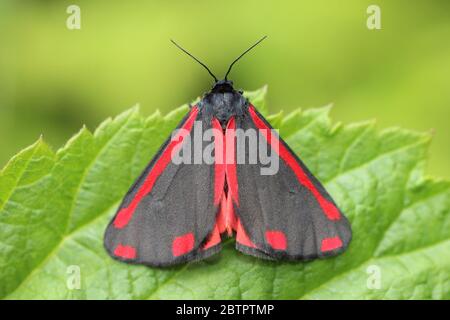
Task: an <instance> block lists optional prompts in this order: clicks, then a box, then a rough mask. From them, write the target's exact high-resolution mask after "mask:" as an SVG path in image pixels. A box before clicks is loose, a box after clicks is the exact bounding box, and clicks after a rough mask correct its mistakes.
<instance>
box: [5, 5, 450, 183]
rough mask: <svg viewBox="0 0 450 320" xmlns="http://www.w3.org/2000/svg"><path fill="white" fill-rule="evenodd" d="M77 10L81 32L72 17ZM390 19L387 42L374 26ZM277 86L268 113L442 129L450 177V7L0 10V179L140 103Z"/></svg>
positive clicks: (438, 160) (165, 106) (164, 104)
mask: <svg viewBox="0 0 450 320" xmlns="http://www.w3.org/2000/svg"><path fill="white" fill-rule="evenodd" d="M71 4H77V5H79V6H80V8H81V30H68V29H67V28H66V19H67V17H68V16H69V14H67V13H66V9H67V7H68V6H69V5H71ZM370 4H377V5H379V6H380V7H381V22H382V30H369V29H368V28H367V27H366V19H367V16H368V15H367V13H366V9H367V7H368V5H370ZM265 34H267V35H268V36H269V38H268V40H266V41H265V42H264V43H263V44H262V45H261V46H260V47H258V48H257V49H256V50H255V51H253V52H252V53H251V54H250V55H248V56H246V57H245V59H243V60H241V61H240V62H239V64H238V65H236V67H235V69H234V70H233V72H232V76H231V78H232V79H233V80H234V83H235V85H236V86H237V87H239V88H244V89H247V90H254V89H256V88H259V87H261V86H262V85H264V84H268V85H269V107H270V109H271V111H272V112H277V111H278V110H280V109H284V110H290V109H293V108H296V107H303V108H309V107H317V106H323V105H325V104H329V103H333V104H334V109H333V111H332V116H333V118H334V120H339V121H344V122H351V121H359V120H366V119H369V118H376V119H377V120H378V123H379V126H380V127H387V126H392V125H398V126H402V127H405V128H411V129H417V130H429V129H434V131H435V138H434V142H433V144H432V148H431V158H430V165H429V168H430V171H431V173H432V174H435V175H439V176H443V177H450V167H449V165H448V160H449V159H450V138H449V137H450V128H449V125H448V121H449V115H450V86H449V83H450V81H449V80H450V1H448V0H441V1H406V0H397V1H392V0H391V1H387V0H386V1H365V0H350V1H338V0H332V1H330V0H327V1H325V0H316V1H298V0H296V1H263V0H258V1H235V0H228V1H211V0H210V1H204V0H202V1H181V0H180V1H176V0H172V1H111V0H110V1H92V0H91V1H87V0H86V1H56V0H55V1H8V0H0V41H1V45H0V167H3V165H4V164H5V163H6V161H7V160H8V159H9V158H10V157H11V156H12V155H14V154H15V153H17V152H18V151H19V150H20V149H22V148H24V147H25V146H27V145H30V144H31V143H33V142H34V141H35V140H36V139H37V138H38V137H39V135H41V134H43V135H44V138H45V140H47V141H48V142H49V143H51V144H52V145H53V146H54V148H55V149H56V148H58V147H60V146H61V145H62V144H63V143H64V141H66V140H67V139H68V138H69V137H70V136H71V135H73V134H74V133H75V132H76V131H78V130H79V128H80V127H81V126H82V125H83V124H86V125H87V126H88V127H89V128H91V129H94V128H95V127H96V125H97V124H98V123H99V122H100V121H102V120H103V119H104V118H106V117H108V116H111V115H116V114H118V113H119V112H121V111H123V110H125V109H127V108H130V107H131V106H133V105H135V104H136V103H139V104H140V106H141V109H142V111H143V113H145V114H150V113H151V112H152V111H153V110H155V109H157V108H158V109H161V110H162V111H164V112H167V111H169V110H170V109H172V108H175V107H177V106H179V105H181V104H183V103H185V102H189V101H191V100H193V99H195V98H196V97H197V96H198V95H199V94H201V93H203V92H204V91H206V90H208V89H209V87H210V85H211V78H210V77H209V75H208V74H207V73H206V72H205V71H204V70H203V69H202V68H201V67H200V66H198V65H196V64H195V63H193V61H191V60H189V58H188V57H187V56H184V55H183V54H182V53H181V52H180V51H179V50H178V49H176V48H175V47H173V45H171V44H170V42H169V38H174V39H176V40H177V41H178V42H179V43H180V44H182V45H183V46H185V47H186V48H187V49H189V50H190V51H191V52H192V53H193V54H194V55H196V56H198V57H199V58H200V59H201V60H203V61H204V62H206V63H207V64H208V65H209V66H210V67H211V68H212V70H213V71H214V72H215V73H216V74H218V76H221V75H222V74H224V72H225V71H226V69H227V67H228V64H229V63H230V62H231V61H232V59H234V58H235V57H236V56H237V55H238V54H239V53H241V51H242V50H243V49H245V48H247V47H248V46H249V45H250V44H251V43H253V42H254V41H256V40H257V39H258V38H260V37H261V36H262V35H265Z"/></svg>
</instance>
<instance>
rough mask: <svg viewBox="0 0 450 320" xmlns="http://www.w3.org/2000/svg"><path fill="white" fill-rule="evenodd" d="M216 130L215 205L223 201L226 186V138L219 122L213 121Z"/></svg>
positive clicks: (214, 119)
mask: <svg viewBox="0 0 450 320" xmlns="http://www.w3.org/2000/svg"><path fill="white" fill-rule="evenodd" d="M211 124H212V128H213V130H214V161H215V162H214V205H215V206H218V205H219V203H220V201H221V200H222V195H223V193H224V185H225V136H224V134H223V131H222V125H221V124H220V122H219V120H217V119H216V118H213V119H212V121H211Z"/></svg>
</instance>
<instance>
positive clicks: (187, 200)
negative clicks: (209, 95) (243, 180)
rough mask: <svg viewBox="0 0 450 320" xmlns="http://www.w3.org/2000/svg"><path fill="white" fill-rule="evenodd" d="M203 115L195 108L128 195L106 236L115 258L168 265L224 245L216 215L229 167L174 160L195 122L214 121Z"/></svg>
mask: <svg viewBox="0 0 450 320" xmlns="http://www.w3.org/2000/svg"><path fill="white" fill-rule="evenodd" d="M201 119H202V117H201V115H200V112H199V109H198V107H197V106H194V107H192V109H191V111H190V112H189V113H188V114H187V115H186V117H185V118H184V119H183V120H182V121H181V123H180V124H179V126H178V128H179V129H183V130H182V131H181V132H180V131H179V132H180V133H179V134H178V136H176V137H175V139H171V137H169V138H168V139H167V140H166V142H165V143H164V144H163V146H162V147H161V149H160V150H159V151H158V153H157V154H156V156H155V157H154V158H153V160H152V161H151V162H150V164H149V165H148V166H147V168H146V169H145V170H144V172H143V173H142V174H141V176H140V177H139V179H138V180H137V181H136V183H135V184H134V185H133V186H132V187H131V189H130V190H129V191H128V193H127V194H126V196H125V198H124V200H123V202H122V204H121V205H120V207H119V209H118V211H117V213H116V215H115V216H114V218H113V219H112V221H111V222H110V224H109V225H108V228H107V229H106V233H105V238H104V244H105V247H106V249H107V251H108V252H109V254H110V255H111V256H112V257H114V258H115V259H118V260H122V261H127V262H130V263H138V264H146V265H151V266H168V265H174V264H179V263H183V262H186V261H190V260H197V259H203V258H206V257H207V256H210V255H212V254H214V253H216V252H218V251H219V250H220V234H219V233H218V230H217V228H218V226H217V225H216V214H217V212H218V210H219V208H220V201H219V200H220V198H221V197H222V195H221V193H220V194H219V190H220V189H221V190H222V192H223V189H224V186H223V185H224V179H225V178H224V174H225V173H224V171H223V170H221V168H220V167H217V166H215V165H214V163H213V164H206V163H205V162H204V161H202V162H201V164H192V163H191V164H186V163H181V164H176V163H174V161H172V160H173V159H172V154H173V153H175V152H176V151H177V150H180V149H181V148H183V149H182V150H185V149H184V147H185V144H186V143H188V139H187V138H186V137H187V136H186V133H189V134H190V133H192V132H193V128H194V124H197V123H199V122H202V130H203V131H204V130H206V129H209V128H211V127H212V124H213V123H214V122H210V123H206V122H205V121H203V120H201ZM222 136H223V135H221V136H220V137H214V139H215V140H216V139H217V138H220V139H223V138H222ZM202 140H203V139H202ZM214 142H215V141H214ZM203 143H204V144H206V142H203ZM209 143H211V142H209ZM194 145H195V143H191V154H194V153H195V150H194ZM203 147H205V145H204V146H203ZM222 171H223V172H222ZM218 199H219V200H218Z"/></svg>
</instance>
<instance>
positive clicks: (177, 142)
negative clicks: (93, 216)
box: [114, 106, 198, 229]
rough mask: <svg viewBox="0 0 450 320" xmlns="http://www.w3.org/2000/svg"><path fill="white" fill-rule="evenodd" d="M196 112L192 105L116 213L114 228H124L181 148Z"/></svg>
mask: <svg viewBox="0 0 450 320" xmlns="http://www.w3.org/2000/svg"><path fill="white" fill-rule="evenodd" d="M197 114H198V108H197V106H194V107H192V109H191V112H190V115H189V117H188V119H187V120H186V121H185V123H184V124H183V126H182V127H181V128H180V129H183V130H180V131H179V132H178V134H177V135H176V136H175V137H174V139H172V140H171V141H170V143H169V144H168V145H167V147H166V149H165V150H164V151H163V152H162V154H161V156H160V157H159V159H158V160H157V161H156V163H155V165H154V166H153V168H152V169H151V170H150V172H149V174H148V175H147V178H146V179H145V181H144V183H143V184H142V186H141V188H140V189H139V191H138V192H137V193H136V195H135V196H134V198H133V200H132V201H131V203H130V204H129V205H128V207H126V208H123V209H121V210H120V211H119V213H118V214H117V216H116V218H115V219H114V226H115V227H116V228H118V229H121V228H124V227H125V226H126V225H127V224H128V223H129V222H130V220H131V218H132V217H133V214H134V211H135V210H136V208H137V206H138V205H139V203H140V202H141V200H142V199H143V198H144V197H145V196H146V195H147V194H149V193H150V192H151V191H152V189H153V186H154V185H155V182H156V180H157V179H158V178H159V176H160V175H161V174H162V173H163V171H164V170H165V169H166V167H167V165H168V164H169V163H170V161H171V159H172V152H176V150H177V149H179V148H181V145H182V142H183V140H184V138H185V133H186V132H190V131H191V129H192V126H193V125H194V121H195V119H196V118H197Z"/></svg>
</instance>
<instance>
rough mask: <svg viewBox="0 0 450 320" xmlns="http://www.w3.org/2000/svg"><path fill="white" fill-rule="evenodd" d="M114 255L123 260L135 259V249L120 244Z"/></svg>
mask: <svg viewBox="0 0 450 320" xmlns="http://www.w3.org/2000/svg"><path fill="white" fill-rule="evenodd" d="M114 255H115V256H117V257H121V258H124V259H134V258H136V248H134V247H132V246H124V245H122V244H121V243H119V245H118V246H117V247H116V249H114Z"/></svg>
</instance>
